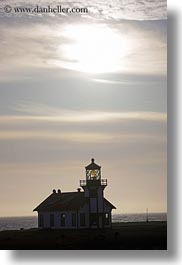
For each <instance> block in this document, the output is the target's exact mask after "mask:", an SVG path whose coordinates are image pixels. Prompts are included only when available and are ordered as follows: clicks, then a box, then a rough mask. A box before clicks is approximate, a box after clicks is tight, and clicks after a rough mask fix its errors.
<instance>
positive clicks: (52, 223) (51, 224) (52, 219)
mask: <svg viewBox="0 0 182 265" xmlns="http://www.w3.org/2000/svg"><path fill="white" fill-rule="evenodd" d="M53 226H54V214H53V213H51V214H50V227H53Z"/></svg>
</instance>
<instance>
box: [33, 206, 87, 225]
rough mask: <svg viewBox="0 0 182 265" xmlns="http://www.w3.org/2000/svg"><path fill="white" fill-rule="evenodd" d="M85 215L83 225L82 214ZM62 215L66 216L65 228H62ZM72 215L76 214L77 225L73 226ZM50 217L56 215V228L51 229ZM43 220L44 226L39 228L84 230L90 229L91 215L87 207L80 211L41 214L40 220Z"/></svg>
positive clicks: (39, 214)
mask: <svg viewBox="0 0 182 265" xmlns="http://www.w3.org/2000/svg"><path fill="white" fill-rule="evenodd" d="M81 213H84V214H85V225H81V220H80V214H81ZM61 214H65V226H61ZM72 214H76V225H74V226H73V225H72ZM50 215H54V226H52V227H51V224H50ZM40 216H42V218H43V226H40V223H39V228H55V229H67V228H69V229H77V228H79V229H82V228H88V227H89V213H88V206H87V205H85V206H84V207H83V208H81V209H80V211H64V212H39V213H38V218H39V219H40Z"/></svg>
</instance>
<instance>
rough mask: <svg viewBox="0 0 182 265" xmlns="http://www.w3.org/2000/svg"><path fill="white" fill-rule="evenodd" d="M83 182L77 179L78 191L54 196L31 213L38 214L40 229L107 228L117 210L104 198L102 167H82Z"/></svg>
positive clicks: (92, 163) (92, 162)
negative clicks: (83, 171)
mask: <svg viewBox="0 0 182 265" xmlns="http://www.w3.org/2000/svg"><path fill="white" fill-rule="evenodd" d="M85 169H86V179H85V180H80V186H81V187H82V189H83V191H81V188H78V190H77V192H61V190H58V191H57V192H56V190H53V193H52V194H51V195H50V196H49V197H48V198H47V199H45V200H44V201H43V202H42V203H41V204H40V205H39V206H37V207H36V208H35V209H34V211H37V212H38V227H39V228H56V229H81V228H110V227H111V225H112V222H111V212H112V209H116V208H115V206H113V205H112V204H111V203H110V202H109V201H108V200H106V199H105V198H104V189H105V187H106V186H107V179H101V167H100V166H98V165H97V164H95V162H94V159H92V160H91V164H89V165H88V166H86V167H85Z"/></svg>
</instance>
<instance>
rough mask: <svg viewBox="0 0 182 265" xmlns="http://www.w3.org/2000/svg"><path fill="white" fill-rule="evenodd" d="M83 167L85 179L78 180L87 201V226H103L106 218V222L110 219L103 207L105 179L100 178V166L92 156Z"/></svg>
mask: <svg viewBox="0 0 182 265" xmlns="http://www.w3.org/2000/svg"><path fill="white" fill-rule="evenodd" d="M85 169H86V180H80V186H81V187H82V188H83V190H84V194H85V198H86V200H87V202H88V212H89V226H90V227H91V228H94V227H95V228H103V227H104V225H105V224H106V220H107V219H108V222H110V221H111V220H110V218H111V216H109V215H108V216H106V214H105V209H104V207H105V203H104V189H105V187H106V186H107V179H101V166H99V165H97V164H96V163H95V161H94V159H93V158H92V159H91V163H90V164H89V165H88V166H86V167H85Z"/></svg>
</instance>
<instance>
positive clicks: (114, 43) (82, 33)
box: [58, 24, 133, 73]
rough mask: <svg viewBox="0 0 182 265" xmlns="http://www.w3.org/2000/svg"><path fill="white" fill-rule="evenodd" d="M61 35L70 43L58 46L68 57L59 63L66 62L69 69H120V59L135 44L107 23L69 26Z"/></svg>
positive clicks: (87, 71) (104, 70) (98, 70)
mask: <svg viewBox="0 0 182 265" xmlns="http://www.w3.org/2000/svg"><path fill="white" fill-rule="evenodd" d="M61 35H62V36H63V37H65V38H67V39H68V40H69V41H70V42H68V43H67V44H63V45H61V46H60V47H59V48H58V52H60V54H64V56H65V59H66V62H63V61H60V65H61V66H62V63H64V67H65V68H67V69H72V70H76V71H80V72H86V73H106V72H117V71H119V70H121V68H122V65H121V63H120V62H121V59H122V58H123V57H125V56H127V55H128V54H129V52H130V51H131V49H132V45H133V44H132V43H131V42H130V40H128V39H127V37H126V36H124V35H122V34H119V32H117V30H114V29H112V28H109V27H108V25H105V24H88V25H87V24H77V25H66V26H65V27H64V28H63V32H62V34H61ZM59 49H60V51H59ZM58 65H59V62H58Z"/></svg>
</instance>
